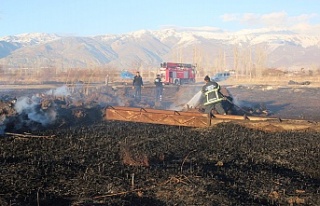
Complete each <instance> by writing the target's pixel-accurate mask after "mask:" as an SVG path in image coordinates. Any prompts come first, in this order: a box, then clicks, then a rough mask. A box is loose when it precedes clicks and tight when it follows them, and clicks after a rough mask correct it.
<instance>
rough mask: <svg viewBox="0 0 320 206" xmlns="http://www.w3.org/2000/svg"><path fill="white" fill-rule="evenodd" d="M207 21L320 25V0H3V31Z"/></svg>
mask: <svg viewBox="0 0 320 206" xmlns="http://www.w3.org/2000/svg"><path fill="white" fill-rule="evenodd" d="M204 26H209V27H217V28H221V29H223V30H226V31H238V30H241V29H252V28H263V27H270V26H272V27H275V26H277V27H296V28H300V29H309V30H310V31H311V30H312V31H320V0H156V1H155V0H0V37H1V36H7V35H17V34H22V33H33V32H41V33H42V32H43V33H56V34H59V35H75V36H92V35H100V34H122V33H128V32H132V31H137V30H141V29H147V30H158V29H161V28H166V27H204ZM318 34H320V33H318Z"/></svg>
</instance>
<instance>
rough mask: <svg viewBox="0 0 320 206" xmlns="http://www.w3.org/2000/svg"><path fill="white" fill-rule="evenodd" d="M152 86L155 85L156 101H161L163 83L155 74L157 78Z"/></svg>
mask: <svg viewBox="0 0 320 206" xmlns="http://www.w3.org/2000/svg"><path fill="white" fill-rule="evenodd" d="M154 84H155V85H156V101H160V102H161V101H162V91H163V83H162V80H161V77H160V74H157V78H155V79H154Z"/></svg>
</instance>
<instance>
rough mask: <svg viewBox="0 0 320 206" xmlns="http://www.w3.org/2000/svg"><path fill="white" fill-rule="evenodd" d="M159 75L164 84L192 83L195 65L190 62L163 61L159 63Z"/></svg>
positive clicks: (194, 75) (194, 76)
mask: <svg viewBox="0 0 320 206" xmlns="http://www.w3.org/2000/svg"><path fill="white" fill-rule="evenodd" d="M160 75H161V78H162V81H163V82H164V84H176V85H180V84H187V83H194V82H195V80H196V79H195V78H196V66H195V65H192V64H184V63H173V62H164V63H161V64H160Z"/></svg>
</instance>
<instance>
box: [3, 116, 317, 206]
mask: <svg viewBox="0 0 320 206" xmlns="http://www.w3.org/2000/svg"><path fill="white" fill-rule="evenodd" d="M319 137H320V135H319V133H304V132H299V133H295V132H281V133H266V132H262V131H256V130H250V129H247V128H244V127H241V126H239V125H233V124H230V123H229V124H220V125H218V126H217V127H213V128H208V129H191V128H182V127H173V126H161V125H149V124H138V123H124V122H112V121H105V122H96V123H95V124H82V125H81V126H68V127H60V128H58V129H54V128H53V129H46V130H37V131H33V132H32V134H27V133H25V134H23V135H22V134H21V135H15V134H14V133H13V134H11V135H9V134H7V136H5V137H3V138H1V139H0V141H1V143H0V144H1V149H0V162H1V172H0V184H1V188H2V189H1V192H0V194H1V196H0V202H1V205H24V206H26V205H79V206H80V205H81V206H82V205H319V204H320V198H319V189H320V173H319V171H320V167H319V164H318V163H319V159H320V155H319V154H320V153H319V148H320V138H319Z"/></svg>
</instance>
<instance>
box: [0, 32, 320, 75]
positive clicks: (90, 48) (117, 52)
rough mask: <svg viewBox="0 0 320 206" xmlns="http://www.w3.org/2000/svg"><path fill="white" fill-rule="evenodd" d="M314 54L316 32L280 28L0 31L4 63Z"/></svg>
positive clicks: (264, 59)
mask: <svg viewBox="0 0 320 206" xmlns="http://www.w3.org/2000/svg"><path fill="white" fill-rule="evenodd" d="M236 54H237V55H236ZM317 54H320V36H311V35H302V34H298V33H295V32H293V31H290V30H285V29H271V30H270V29H269V30H268V29H256V30H242V31H237V32H226V31H222V30H221V29H218V28H214V27H199V28H185V29H182V28H165V29H160V30H154V31H152V30H138V31H134V32H131V33H125V34H117V35H111V34H106V35H96V36H92V37H78V36H60V35H57V34H46V33H30V34H20V35H15V36H5V37H0V65H3V67H10V68H12V67H13V68H15V67H30V68H35V67H61V68H90V67H112V68H116V69H121V70H123V69H131V68H132V67H134V68H140V67H143V68H156V67H158V66H159V64H160V63H161V62H163V61H171V62H172V61H173V62H185V63H197V64H198V65H201V66H202V67H211V68H213V67H215V68H216V67H223V68H224V69H232V68H234V67H235V59H237V60H239V62H242V63H241V64H243V65H244V64H247V63H245V61H248V59H250V62H251V64H252V65H256V66H257V65H258V64H259V66H260V67H261V66H263V67H266V68H282V67H283V68H301V67H317V68H318V67H319V66H320V65H319V63H318V59H319V57H320V55H317ZM248 56H250V57H251V58H249V57H248ZM240 60H241V61H240ZM243 65H237V66H243Z"/></svg>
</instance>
